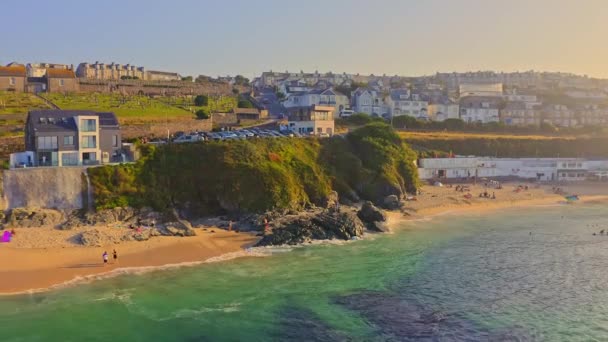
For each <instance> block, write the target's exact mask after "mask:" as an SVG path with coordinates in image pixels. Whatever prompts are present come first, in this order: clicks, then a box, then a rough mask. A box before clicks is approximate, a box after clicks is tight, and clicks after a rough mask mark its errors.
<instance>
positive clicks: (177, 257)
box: [0, 228, 257, 294]
mask: <svg viewBox="0 0 608 342" xmlns="http://www.w3.org/2000/svg"><path fill="white" fill-rule="evenodd" d="M112 229H114V228H112ZM214 231H215V232H214V233H212V232H211V229H208V230H207V231H204V230H202V229H197V233H198V235H197V236H194V237H187V238H184V237H157V238H154V239H151V240H148V241H146V242H138V241H130V242H123V243H120V244H111V245H106V246H102V247H82V246H77V245H75V244H73V243H71V242H70V241H69V238H68V239H65V238H64V237H65V236H67V235H74V234H75V232H74V231H69V232H71V233H68V232H65V233H64V232H60V231H57V230H55V229H52V228H22V229H17V230H16V237H15V239H14V244H13V242H11V244H1V245H0V260H4V262H3V265H2V268H1V269H0V294H15V293H21V292H28V291H37V290H43V289H46V288H49V287H52V286H54V285H59V284H62V283H66V282H69V281H79V280H81V281H83V280H86V279H87V278H90V277H92V276H100V275H103V274H111V273H112V272H115V273H116V272H117V271H120V269H127V268H134V267H158V266H163V265H173V264H183V263H192V262H202V261H205V260H209V259H210V258H214V257H220V256H225V255H230V254H234V253H237V252H240V251H244V249H245V248H246V247H248V246H251V245H253V244H254V243H255V241H256V240H257V238H256V237H255V235H252V234H246V233H235V232H228V231H225V230H220V229H215V230H214ZM61 233H63V234H61ZM24 241H27V242H24ZM58 241H59V243H58V245H55V246H54V247H51V246H49V244H53V243H55V242H58ZM36 243H37V244H38V246H37V247H36V248H33V247H31V245H34V244H36ZM114 249H116V251H117V252H118V261H117V262H114V261H113V260H112V251H113V250H114ZM104 251H107V252H108V253H109V254H110V258H109V263H108V264H107V265H104V264H103V260H102V253H103V252H104ZM243 255H246V254H243Z"/></svg>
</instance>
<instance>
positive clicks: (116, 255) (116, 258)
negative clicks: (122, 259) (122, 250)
mask: <svg viewBox="0 0 608 342" xmlns="http://www.w3.org/2000/svg"><path fill="white" fill-rule="evenodd" d="M112 256H113V257H114V263H116V262H118V253H116V250H114V251H113V252H112Z"/></svg>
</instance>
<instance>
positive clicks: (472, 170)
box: [418, 157, 608, 182]
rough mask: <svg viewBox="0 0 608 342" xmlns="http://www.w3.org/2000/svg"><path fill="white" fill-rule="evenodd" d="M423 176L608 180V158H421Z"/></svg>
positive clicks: (453, 178)
mask: <svg viewBox="0 0 608 342" xmlns="http://www.w3.org/2000/svg"><path fill="white" fill-rule="evenodd" d="M418 174H419V176H420V178H421V179H424V180H461V179H467V178H473V177H475V178H493V179H523V180H534V181H547V182H561V181H584V180H602V181H606V180H608V160H589V159H580V158H486V157H457V158H429V159H420V160H418Z"/></svg>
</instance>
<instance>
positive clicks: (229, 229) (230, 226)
mask: <svg viewBox="0 0 608 342" xmlns="http://www.w3.org/2000/svg"><path fill="white" fill-rule="evenodd" d="M228 231H229V232H231V231H232V220H230V222H229V223H228Z"/></svg>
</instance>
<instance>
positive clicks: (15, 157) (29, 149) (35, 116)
mask: <svg viewBox="0 0 608 342" xmlns="http://www.w3.org/2000/svg"><path fill="white" fill-rule="evenodd" d="M121 145H122V143H121V134H120V126H119V124H118V120H117V119H116V115H114V113H96V112H92V111H86V110H82V111H81V110H37V111H31V112H29V114H28V117H27V121H26V124H25V149H26V152H21V153H14V154H12V155H11V167H29V166H78V165H98V164H106V163H112V162H120V161H123V157H122V154H121Z"/></svg>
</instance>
